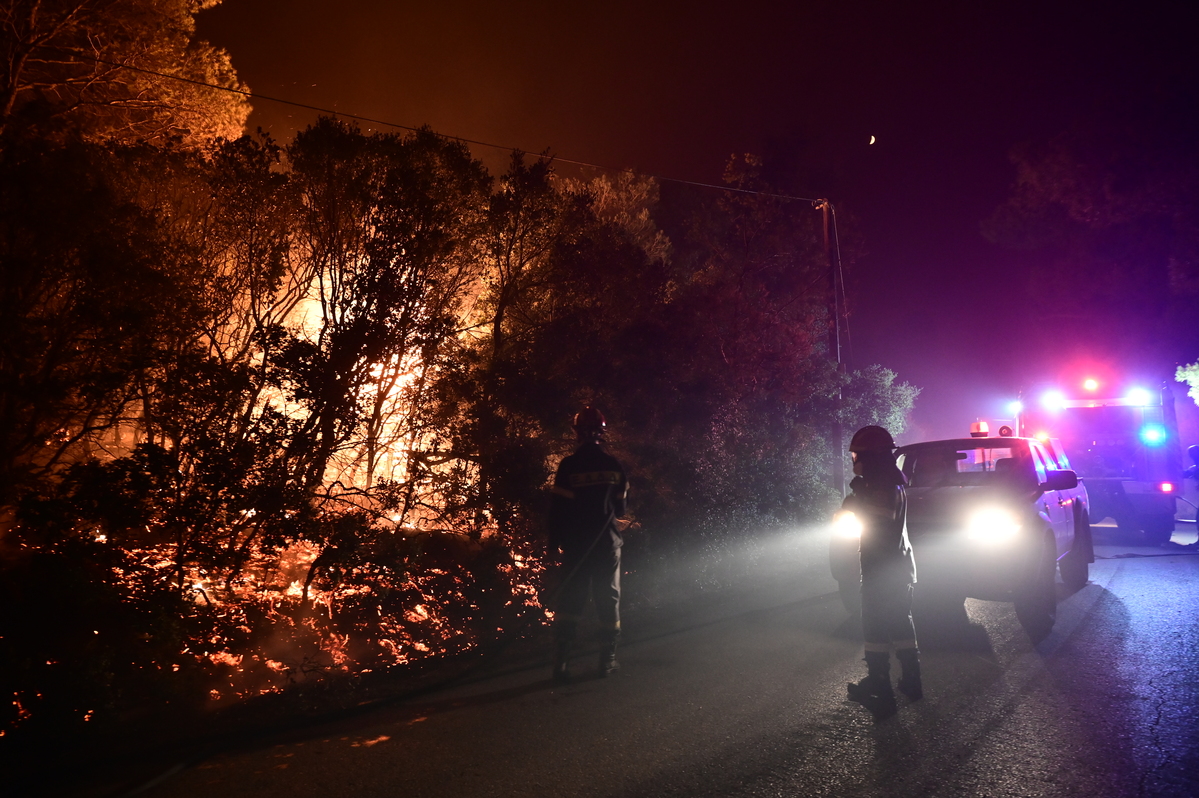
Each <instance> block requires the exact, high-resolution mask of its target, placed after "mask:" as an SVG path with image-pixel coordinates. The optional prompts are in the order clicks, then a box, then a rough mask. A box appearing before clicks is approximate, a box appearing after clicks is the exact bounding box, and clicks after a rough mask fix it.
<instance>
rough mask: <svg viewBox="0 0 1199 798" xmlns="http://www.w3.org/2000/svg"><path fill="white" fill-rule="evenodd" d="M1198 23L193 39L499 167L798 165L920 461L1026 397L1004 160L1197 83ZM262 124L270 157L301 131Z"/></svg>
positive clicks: (769, 8) (686, 173)
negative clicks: (533, 162)
mask: <svg viewBox="0 0 1199 798" xmlns="http://www.w3.org/2000/svg"><path fill="white" fill-rule="evenodd" d="M1190 5H1191V4H1188V3H1182V2H1174V3H1169V2H1140V3H1131V2H1121V3H1113V2H1102V1H1100V2H1077V1H1075V2H1052V0H1042V2H1003V3H1000V2H982V1H980V0H970V1H968V2H967V1H965V0H956V1H955V2H928V1H927V0H923V1H920V0H917V1H916V2H908V3H895V2H857V1H854V0H828V1H827V2H823V3H813V2H802V1H801V2H790V3H784V2H764V1H763V0H744V1H743V2H739V3H720V4H717V3H702V2H688V3H683V2H653V0H641V1H640V2H624V1H623V0H621V1H617V2H608V3H604V4H590V3H578V4H569V5H568V4H563V3H561V2H547V1H546V0H524V1H523V2H521V1H519V0H513V1H512V2H506V3H487V2H480V0H467V1H466V2H453V0H443V1H442V2H438V3H426V4H416V3H409V2H383V1H382V0H380V1H379V2H352V0H351V1H350V2H328V1H327V0H326V1H325V2H321V1H319V0H286V2H284V0H224V3H223V5H221V6H219V7H218V8H216V9H214V10H211V11H207V12H204V13H203V14H202V15H201V16H200V29H201V35H202V36H203V37H204V38H207V39H208V40H209V41H211V42H212V43H213V44H215V45H217V46H220V47H223V48H225V49H227V50H228V51H229V52H230V53H231V55H232V57H233V63H234V66H235V67H236V69H237V70H238V72H239V74H240V76H241V78H242V79H243V80H244V81H245V82H246V83H248V84H249V86H250V87H251V89H252V90H254V91H256V92H260V93H262V94H265V95H269V96H273V97H280V98H285V99H289V100H293V101H295V102H299V103H305V104H309V105H313V106H319V107H322V108H329V109H335V110H338V111H342V112H345V113H350V114H356V115H359V116H365V117H371V118H375V119H381V120H386V121H390V122H395V123H398V124H401V125H408V126H420V125H424V124H428V125H429V126H431V127H432V128H433V129H435V130H436V131H438V132H440V133H443V134H446V135H453V136H460V137H463V138H468V139H474V140H478V141H485V142H490V143H494V144H497V145H501V146H502V147H507V148H511V147H517V148H520V149H523V150H525V151H528V152H534V153H536V152H541V151H543V150H546V149H549V150H550V151H551V152H552V153H554V154H556V155H558V156H561V157H562V158H568V159H574V160H580V161H586V162H590V163H596V164H602V165H605V166H611V167H620V168H635V169H638V170H641V171H644V172H647V173H650V174H655V175H661V176H666V177H673V178H680V179H685V180H694V181H703V182H719V179H720V175H721V172H722V169H723V167H724V164H725V162H726V160H727V159H728V157H729V156H730V155H731V154H733V153H744V152H755V153H775V154H778V153H784V154H786V155H788V156H789V157H791V158H793V159H794V160H795V162H796V163H797V164H798V165H799V167H800V168H798V169H797V171H796V173H797V174H800V175H802V176H803V177H802V178H797V179H802V183H803V184H794V185H789V186H786V188H787V190H788V191H790V192H793V193H795V194H798V195H800V196H807V197H825V196H827V197H829V198H830V199H831V200H832V201H833V203H834V205H836V207H837V208H838V212H839V214H841V216H842V218H844V219H845V220H846V226H847V227H848V228H849V229H851V230H852V232H853V234H854V235H857V236H860V237H861V239H862V241H863V243H864V246H865V249H866V251H867V254H866V255H865V256H864V257H863V258H862V259H861V260H860V261H859V262H858V263H857V264H855V266H854V271H853V273H852V275H851V276H850V302H851V303H852V311H853V315H852V317H851V321H850V324H851V330H850V331H851V335H852V342H853V351H852V361H851V363H850V365H851V366H855V365H857V366H861V365H867V364H869V363H875V362H877V363H882V364H883V365H886V366H888V367H890V368H893V369H895V370H896V371H897V372H898V373H899V375H900V378H901V379H904V380H907V381H909V382H911V383H913V384H915V385H917V386H919V387H921V388H922V389H923V391H924V392H923V395H922V396H921V398H920V399H919V400H918V402H917V408H916V412H915V414H914V418H913V421H914V426H913V428H912V429H911V430H909V432H908V433H907V434H906V435H905V436H903V438H902V439H901V440H914V439H918V438H927V437H950V436H957V435H960V434H964V433H965V430H966V429H967V427H968V425H969V423H970V422H971V421H973V420H974V419H975V418H976V417H979V416H981V417H995V416H997V415H1001V410H1000V408H1001V407H1002V406H1003V404H1004V403H1006V401H1007V400H1008V399H1010V398H1012V397H1013V396H1014V395H1015V392H1016V391H1017V389H1018V388H1019V387H1020V385H1021V383H1022V382H1027V381H1029V380H1031V379H1033V378H1034V377H1035V376H1037V375H1030V374H1028V371H1029V366H1028V363H1029V362H1030V360H1031V359H1030V357H1029V353H1028V352H1027V351H1023V350H1025V349H1026V346H1027V345H1026V343H1025V342H1024V341H1022V340H1021V338H1020V334H1019V332H1018V331H1013V332H1012V333H1011V335H1010V336H1009V337H1005V336H1003V335H999V334H997V333H996V330H995V328H994V327H989V326H987V325H983V324H979V323H978V318H979V314H978V311H977V300H980V299H986V298H987V297H996V296H1010V297H1013V298H1016V299H1019V297H1020V296H1021V294H1022V292H1023V291H1024V290H1025V289H1024V286H1025V284H1026V283H1027V270H1026V267H1025V265H1024V263H1023V261H1022V259H1021V257H1022V256H1021V255H1020V254H1019V253H1015V252H1010V251H1004V250H999V249H997V248H995V247H993V246H992V245H990V244H989V243H988V242H987V241H985V240H984V239H983V238H982V236H981V235H980V233H979V224H980V222H981V220H982V219H984V218H985V217H987V216H988V215H989V214H990V213H991V211H992V210H993V209H994V208H995V207H996V206H997V205H998V204H999V203H1000V202H1002V201H1003V200H1004V198H1005V197H1006V196H1007V194H1008V190H1009V188H1010V186H1011V184H1012V181H1013V179H1014V175H1015V172H1014V169H1013V167H1012V165H1011V163H1010V161H1009V157H1008V156H1009V152H1010V151H1011V148H1012V147H1013V145H1016V144H1018V143H1020V142H1024V141H1038V140H1043V139H1045V138H1047V137H1049V136H1052V135H1053V134H1055V133H1058V132H1059V131H1061V130H1062V129H1064V128H1065V127H1066V126H1067V125H1070V124H1071V123H1074V122H1077V121H1078V120H1082V119H1085V120H1093V121H1094V122H1095V123H1096V124H1101V125H1102V124H1109V123H1110V124H1113V125H1115V124H1119V123H1120V120H1121V119H1122V118H1124V117H1125V116H1126V115H1127V114H1129V113H1134V112H1135V110H1134V109H1135V108H1137V107H1142V106H1143V103H1144V100H1145V97H1146V96H1147V95H1148V94H1151V90H1152V87H1153V86H1155V85H1157V84H1158V83H1159V82H1160V81H1162V80H1164V79H1166V78H1168V77H1170V76H1175V77H1177V76H1178V75H1183V76H1187V75H1189V74H1191V73H1190V72H1188V70H1190V71H1191V72H1193V70H1194V65H1193V63H1192V62H1191V61H1190V60H1189V59H1190V58H1191V57H1193V56H1194V54H1195V52H1194V51H1195V50H1196V49H1199V48H1196V46H1195V42H1196V41H1199V30H1196V26H1195V24H1194V23H1193V22H1192V21H1191V20H1190V17H1191V16H1192V14H1191V13H1190V11H1191V10H1192V9H1191V8H1190ZM254 108H255V110H254V113H253V115H252V116H251V118H250V125H251V127H262V128H265V129H266V130H268V131H270V132H271V133H272V134H273V135H274V136H275V137H276V138H277V139H279V140H281V141H288V140H290V138H291V136H292V134H293V133H294V132H295V131H296V130H297V129H300V128H303V127H304V126H305V125H307V124H308V123H309V122H310V121H311V120H312V119H313V118H314V117H315V113H311V112H307V111H303V110H300V109H296V108H292V107H288V106H285V105H279V104H276V103H271V102H267V101H263V100H258V101H255V103H254ZM364 127H365V128H367V129H369V128H370V126H369V125H364ZM872 136H874V137H875V138H876V143H874V144H873V145H872V144H870V143H869V142H870V139H871V137H872ZM473 150H474V152H475V154H476V156H478V157H480V158H482V159H483V160H484V162H485V163H487V164H488V166H489V168H491V169H492V171H493V172H498V171H500V170H501V169H502V167H503V164H504V161H505V159H506V154H505V152H504V151H503V150H491V149H487V148H480V147H475V148H473ZM796 212H797V213H807V212H811V213H814V211H811V210H810V209H807V208H806V207H805V206H803V205H802V204H797V206H796Z"/></svg>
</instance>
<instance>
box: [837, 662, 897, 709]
mask: <svg viewBox="0 0 1199 798" xmlns="http://www.w3.org/2000/svg"><path fill="white" fill-rule="evenodd" d="M846 693H847V694H848V695H849V700H850V701H857V702H858V703H859V704H863V705H865V706H866V707H868V708H869V709H870V711H871V712H873V713H874V716H875V717H876V718H878V719H880V720H881V719H882V718H885V717H889V716H891V715H894V714H895V692H894V691H893V690H892V689H891V654H890V652H887V651H867V652H866V678H864V679H862V680H860V681H857V682H850V683H849V684H848V685H846Z"/></svg>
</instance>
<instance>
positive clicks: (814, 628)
mask: <svg viewBox="0 0 1199 798" xmlns="http://www.w3.org/2000/svg"><path fill="white" fill-rule="evenodd" d="M1187 535H1189V538H1188V537H1187ZM1193 539H1194V533H1193V532H1190V533H1182V532H1181V531H1180V532H1179V533H1178V534H1177V535H1176V540H1178V541H1179V542H1190V540H1193ZM823 545H824V544H823V541H822V540H821V538H820V536H819V534H815V533H811V534H807V535H800V534H796V535H794V536H792V537H785V538H782V539H780V541H779V542H778V543H777V544H776V545H775V546H773V547H772V548H770V549H769V550H767V551H764V552H761V553H760V556H759V557H758V558H757V560H756V561H755V563H754V564H753V567H752V568H750V569H749V570H748V572H747V573H750V574H754V575H755V579H754V581H753V583H752V584H749V583H747V584H745V586H744V587H743V589H741V590H738V591H724V593H722V594H721V595H720V596H718V597H716V598H714V599H711V600H701V601H697V602H694V603H692V604H691V605H690V606H689V607H687V608H685V609H683V610H681V611H678V610H676V611H674V612H673V614H671V613H667V612H665V611H663V612H662V613H658V614H656V615H655V613H654V612H653V611H652V608H647V609H646V611H645V612H643V613H641V614H640V615H639V616H638V615H636V614H634V615H633V616H631V617H630V618H628V619H627V623H626V626H627V629H626V635H627V637H628V641H627V643H626V644H625V645H624V646H623V648H622V650H621V656H620V660H621V663H622V666H623V668H622V670H621V672H620V673H619V674H618V675H616V676H614V677H612V678H609V679H598V678H594V677H591V676H590V675H589V671H590V670H591V669H592V668H593V667H594V663H593V660H592V657H591V656H587V657H586V658H585V659H583V660H580V661H579V662H578V663H577V666H579V667H578V670H580V672H582V674H583V678H579V679H578V680H577V681H576V682H575V683H573V684H571V685H569V686H565V687H559V686H555V685H554V684H552V683H551V682H550V681H549V679H548V678H547V677H548V668H546V667H538V668H536V669H533V668H525V669H523V670H522V669H516V670H511V669H510V670H509V671H507V672H504V673H501V674H497V675H494V676H491V677H489V678H486V679H482V680H479V681H477V682H475V683H473V684H471V685H469V686H464V687H459V688H457V689H455V690H452V691H447V692H445V693H443V694H439V695H436V696H434V697H432V698H426V699H424V700H423V701H421V702H420V703H416V704H409V705H399V706H392V707H389V708H387V709H382V710H379V711H377V712H373V713H369V714H367V715H364V716H361V717H358V718H355V719H353V720H350V721H343V722H340V723H338V724H331V725H327V726H325V727H322V728H316V729H311V728H310V729H307V730H305V731H303V732H299V733H296V734H293V735H291V736H290V737H278V738H275V739H274V740H272V741H271V742H270V743H268V744H263V745H260V746H259V747H257V748H253V749H249V750H238V751H229V752H226V753H224V754H221V755H218V756H215V757H213V758H211V759H209V760H207V761H204V762H202V763H199V764H196V765H194V766H192V767H190V768H189V769H186V770H183V771H182V772H179V773H177V774H174V775H172V776H171V777H170V778H167V779H165V780H163V781H161V782H160V783H158V784H156V785H154V786H152V787H149V788H148V789H144V790H143V791H142V792H141V793H140V794H142V795H147V796H153V797H154V798H159V797H160V796H161V797H162V798H166V797H167V796H178V797H180V798H182V797H183V796H205V798H211V796H222V798H235V796H258V797H260V796H276V795H279V796H288V798H303V797H304V796H321V797H322V798H328V797H330V796H376V795H378V796H383V795H387V796H393V795H394V796H404V798H417V796H456V797H457V796H805V797H807V796H888V797H893V796H953V797H954V798H961V797H962V796H987V797H988V798H999V797H1000V796H1012V797H1015V796H1020V797H1021V798H1023V797H1024V796H1087V798H1103V797H1104V796H1112V797H1113V798H1114V797H1116V796H1120V797H1121V798H1123V797H1125V796H1199V724H1197V721H1196V720H1195V716H1196V713H1197V712H1199V674H1197V673H1196V668H1199V621H1197V617H1199V556H1196V555H1194V554H1188V553H1183V552H1179V553H1172V552H1170V551H1168V550H1163V549H1133V548H1129V547H1123V546H1099V548H1098V552H1097V553H1098V554H1099V555H1100V557H1102V559H1099V560H1098V561H1097V562H1096V563H1095V564H1094V565H1093V566H1092V569H1091V583H1090V584H1089V585H1087V586H1086V587H1085V588H1083V589H1082V590H1081V591H1079V592H1077V593H1075V594H1073V595H1068V594H1066V592H1065V589H1064V587H1063V586H1062V585H1061V584H1060V583H1059V585H1058V587H1059V605H1058V621H1057V625H1056V627H1055V630H1054V632H1053V633H1052V634H1051V635H1050V637H1049V638H1048V639H1046V640H1044V641H1043V642H1042V643H1041V644H1039V645H1038V646H1036V647H1034V646H1032V645H1031V644H1030V642H1029V641H1028V638H1027V636H1026V635H1025V634H1024V632H1023V631H1022V630H1021V628H1020V626H1019V624H1018V623H1017V621H1016V618H1015V615H1014V613H1013V612H1012V608H1011V605H1010V604H1004V603H995V602H981V601H974V600H969V601H968V602H967V612H968V617H969V620H968V622H967V621H965V620H964V619H963V620H962V622H961V623H959V624H957V625H953V624H948V625H945V624H941V625H937V626H926V627H925V628H918V630H917V632H918V634H919V635H920V637H921V647H922V649H923V657H922V658H923V662H924V672H925V675H924V681H925V698H924V699H923V700H921V701H919V702H915V703H909V702H907V701H906V700H904V699H903V698H902V697H901V698H900V709H899V713H898V715H896V716H895V717H893V718H891V719H888V720H885V721H882V722H879V723H876V722H875V721H874V719H873V718H872V717H871V715H870V713H869V712H868V711H866V709H865V708H863V707H862V706H860V705H857V704H853V703H849V702H847V701H846V700H845V683H846V681H848V680H851V679H856V678H857V677H858V676H860V675H861V673H862V672H863V666H862V663H861V661H860V657H861V644H860V642H859V640H858V638H857V634H856V629H854V626H853V624H852V623H849V622H847V620H846V615H845V612H844V610H843V609H842V607H841V605H840V601H839V599H838V597H837V596H836V594H835V592H834V590H835V583H833V582H832V581H831V579H829V578H828V577H827V566H826V565H825V561H824V560H823V558H822V556H823V555H822V546H823ZM1127 555H1134V556H1127ZM746 581H747V582H748V580H746ZM639 617H640V618H643V619H645V622H644V623H640V624H639V621H638V618H639ZM918 623H919V620H918Z"/></svg>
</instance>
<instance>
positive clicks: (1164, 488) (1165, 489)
mask: <svg viewBox="0 0 1199 798" xmlns="http://www.w3.org/2000/svg"><path fill="white" fill-rule="evenodd" d="M1157 489H1158V490H1160V491H1161V492H1162V493H1173V492H1174V483H1173V482H1162V483H1161V484H1159V485H1158V486H1157Z"/></svg>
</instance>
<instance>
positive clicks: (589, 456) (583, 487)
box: [549, 407, 628, 681]
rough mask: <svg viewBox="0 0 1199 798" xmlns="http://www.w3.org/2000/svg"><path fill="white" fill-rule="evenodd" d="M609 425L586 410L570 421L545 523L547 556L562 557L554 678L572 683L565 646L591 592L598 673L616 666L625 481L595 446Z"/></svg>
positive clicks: (615, 463) (612, 461)
mask: <svg viewBox="0 0 1199 798" xmlns="http://www.w3.org/2000/svg"><path fill="white" fill-rule="evenodd" d="M606 427H607V423H606V421H605V420H604V416H603V414H602V413H600V411H598V410H596V409H595V408H594V407H586V408H584V409H583V410H582V411H581V412H580V413H578V414H577V415H576V416H575V417H574V430H575V435H576V436H577V438H578V444H579V445H578V448H577V449H576V450H575V453H574V454H572V455H569V456H568V457H565V458H563V460H562V462H561V463H560V464H559V465H558V473H557V475H556V476H555V477H554V487H553V496H552V502H553V503H552V505H551V509H550V519H549V544H550V554H551V556H552V555H554V554H556V553H557V552H561V556H562V565H561V573H562V581H561V583H560V587H559V588H558V590H559V593H558V596H557V601H556V602H553V603H554V604H555V606H554V642H555V647H554V649H555V650H554V671H553V675H554V680H555V681H567V680H569V679H570V669H569V659H570V649H571V646H572V644H573V643H574V640H575V634H576V630H577V627H578V622H579V620H580V619H581V618H582V615H583V608H584V607H585V606H586V604H587V595H588V593H590V594H591V597H592V600H593V601H594V602H595V611H596V615H597V616H598V617H599V624H600V635H601V642H602V646H601V649H600V655H599V675H600V676H608V675H610V674H612V673H613V672H614V671H616V670H617V669H618V668H619V667H620V666H619V665H618V664H617V662H616V643H617V640H618V639H619V637H620V547H621V544H622V543H623V542H624V541H623V539H622V537H621V534H620V527H619V525H618V524H617V522H616V519H617V518H619V517H620V516H622V515H624V512H625V506H626V505H625V501H626V497H627V494H628V480H627V479H626V477H625V472H624V469H623V468H622V467H621V465H620V463H619V462H618V461H617V460H616V458H614V457H612V456H611V455H610V454H608V453H607V452H605V451H604V450H603V448H602V447H601V445H600V444H601V442H602V441H603V438H604V431H605V428H606Z"/></svg>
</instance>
